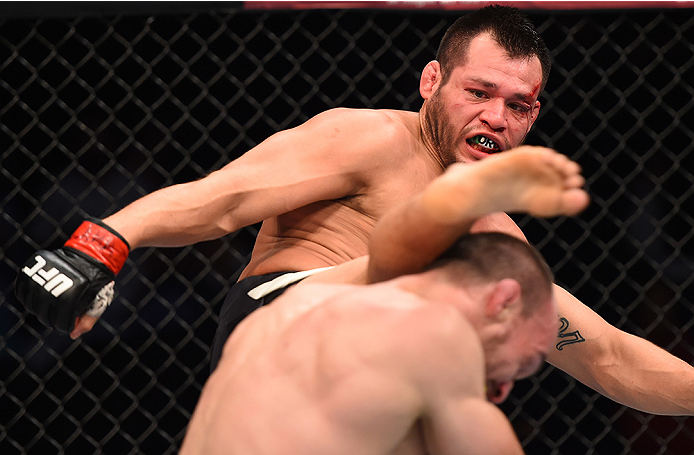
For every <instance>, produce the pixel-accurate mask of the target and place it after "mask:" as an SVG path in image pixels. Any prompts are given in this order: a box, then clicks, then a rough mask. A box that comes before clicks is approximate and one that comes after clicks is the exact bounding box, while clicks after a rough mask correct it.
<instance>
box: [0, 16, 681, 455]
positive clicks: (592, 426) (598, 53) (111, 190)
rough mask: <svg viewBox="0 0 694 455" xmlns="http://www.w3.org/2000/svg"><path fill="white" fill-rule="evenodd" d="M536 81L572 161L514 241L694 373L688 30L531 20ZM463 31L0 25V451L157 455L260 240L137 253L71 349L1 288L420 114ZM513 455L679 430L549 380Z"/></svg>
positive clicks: (676, 450) (540, 384) (287, 21)
mask: <svg viewBox="0 0 694 455" xmlns="http://www.w3.org/2000/svg"><path fill="white" fill-rule="evenodd" d="M528 13H529V15H530V17H531V19H532V20H533V22H534V23H535V24H536V26H537V28H538V30H539V31H540V33H541V34H542V36H543V37H544V39H545V41H546V42H547V44H548V46H549V48H550V50H551V51H552V55H553V60H554V66H553V70H552V75H551V77H550V79H549V84H548V86H547V90H546V92H545V94H544V95H543V97H542V98H541V102H542V105H543V107H542V111H541V115H540V118H539V120H538V121H537V123H536V126H535V127H534V129H533V131H532V132H531V134H530V136H529V138H528V140H527V142H528V143H531V144H537V145H547V146H550V147H554V148H556V149H558V150H560V151H561V152H563V153H565V154H567V155H569V156H570V157H572V158H573V159H575V160H576V161H578V162H579V163H580V164H581V165H582V166H583V169H584V172H585V175H586V176H587V180H588V182H587V187H588V189H589V191H590V193H591V195H592V198H593V203H592V205H591V206H590V208H589V209H588V210H587V211H586V212H585V213H583V214H581V215H580V216H579V217H577V218H574V219H563V218H558V219H550V220H536V219H532V218H528V217H518V218H517V221H518V222H519V224H520V225H521V227H522V228H523V230H524V231H525V233H526V235H527V236H528V238H529V240H530V241H531V243H533V244H534V245H536V246H537V247H538V248H539V249H540V250H541V252H542V253H543V255H544V256H545V257H546V258H547V260H548V262H549V263H550V265H551V266H552V268H553V270H554V272H555V274H556V277H557V282H558V283H559V284H561V285H563V286H564V287H566V288H567V289H569V290H570V291H571V292H572V293H573V294H574V295H576V296H577V297H578V298H580V299H581V300H582V301H583V302H585V303H586V304H588V305H589V306H591V307H592V308H593V309H594V310H595V311H597V312H598V313H599V314H600V315H601V316H602V317H604V318H605V319H606V320H607V321H608V322H610V323H611V324H613V325H615V326H617V327H619V328H622V329H623V330H626V331H628V332H631V333H634V334H636V335H639V336H642V337H645V338H647V339H649V340H651V341H653V342H654V343H656V344H658V345H659V346H661V347H663V348H665V349H667V350H669V351H671V352H672V353H674V354H675V355H677V356H679V357H681V358H683V359H685V360H686V361H688V362H690V363H691V362H692V359H694V347H693V345H692V343H693V342H694V340H693V338H692V321H693V320H694V318H693V316H694V314H693V313H694V302H693V299H694V293H693V291H694V289H693V284H692V277H693V276H694V273H692V272H693V270H692V269H693V267H694V262H693V256H694V242H693V241H692V229H691V226H692V224H694V223H693V220H692V216H693V215H694V197H693V194H692V192H693V191H694V190H693V188H694V185H693V183H694V176H693V175H692V170H694V153H693V145H692V144H693V143H694V132H693V130H692V125H694V114H693V109H692V105H693V103H694V101H692V100H693V99H694V88H693V87H692V81H694V70H693V69H692V65H693V64H694V63H693V62H694V40H693V38H694V14H692V10H682V9H677V10H662V11H656V10H649V11H635V10H631V11H607V12H605V11H603V12H598V11H580V12H571V11H564V12H561V13H557V12H547V11H529V12H528ZM459 14H460V12H451V11H448V12H440V11H439V12H437V11H405V10H400V11H375V10H371V11H347V10H312V11H291V12H287V11H273V12H263V11H243V10H240V9H223V8H218V9H200V10H197V11H195V10H193V11H189V12H184V13H176V14H170V13H168V12H167V11H165V10H163V9H162V10H160V11H158V12H157V11H155V12H152V13H146V14H145V13H141V14H128V13H114V14H110V15H109V14H106V15H95V14H79V13H75V14H74V15H63V16H61V17H44V16H42V15H41V14H40V13H37V14H36V15H34V16H32V17H6V18H5V19H3V20H2V21H0V119H1V122H0V143H1V146H0V160H1V166H0V202H1V204H2V216H1V217H0V234H1V235H0V242H2V243H1V244H2V259H1V261H0V267H1V269H0V289H1V290H2V301H1V302H0V453H2V454H15V453H17V454H19V453H31V454H52V453H61V454H62V453H67V454H83V453H84V454H86V453H89V454H101V453H104V454H116V453H117V454H136V453H138V454H139V453H142V454H167V453H175V452H176V451H177V447H178V446H179V445H180V442H181V440H182V438H183V435H184V433H185V428H186V424H187V422H188V419H189V418H190V416H191V413H192V410H193V408H194V405H195V403H196V401H197V398H198V395H199V393H200V390H201V388H202V385H203V383H204V381H205V380H206V378H207V375H208V360H209V350H210V345H211V341H212V337H213V333H214V330H215V327H216V314H217V312H218V311H219V306H220V303H221V301H222V299H223V298H224V296H225V294H226V292H227V290H228V289H229V286H230V282H232V281H233V277H234V275H235V274H236V273H237V271H238V270H239V269H240V268H241V267H242V266H243V264H244V262H245V260H246V258H247V257H248V255H249V253H250V251H251V248H252V245H253V241H254V237H255V235H256V233H257V227H258V226H251V227H248V228H245V229H242V230H241V231H239V232H236V233H234V234H232V235H229V236H226V237H224V238H222V239H220V240H216V241H210V242H204V243H201V244H197V245H194V246H189V247H185V248H170V249H163V248H161V249H151V248H148V249H141V250H136V251H134V252H133V253H132V254H131V256H130V259H129V260H128V261H127V263H126V265H125V268H124V269H123V271H122V272H121V274H120V275H119V279H118V281H117V299H116V302H115V303H114V304H113V305H111V307H110V309H109V310H108V311H107V312H106V313H105V315H104V316H103V317H102V318H101V321H100V322H99V323H98V325H97V326H96V327H95V329H94V330H93V331H92V332H90V333H88V334H87V335H85V336H83V337H82V339H81V340H79V341H72V340H70V339H69V338H68V337H67V336H62V335H59V334H57V333H54V332H53V331H52V330H50V329H48V328H46V327H44V326H42V325H41V324H40V323H39V322H38V321H37V320H36V318H35V317H33V316H30V315H28V314H27V313H26V312H25V311H24V309H23V308H22V306H21V305H20V304H19V303H18V302H17V300H16V298H15V297H14V294H13V281H14V277H15V276H16V273H17V271H18V270H19V267H20V264H22V263H23V262H24V261H25V260H27V258H29V257H30V255H31V254H33V253H34V251H35V250H37V249H40V248H55V247H58V246H60V245H61V244H62V243H63V242H64V241H65V240H66V239H67V237H68V236H69V235H70V233H71V232H72V231H73V230H74V229H75V228H76V227H77V226H78V225H79V224H80V222H81V221H82V219H83V218H84V217H85V216H96V217H104V216H107V215H108V214H111V213H113V212H114V211H116V210H118V209H119V208H122V207H123V206H124V205H126V204H127V203H129V202H132V201H133V200H135V199H137V198H138V197H140V196H143V195H145V194H147V193H150V192H152V191H154V190H156V189H159V188H162V187H164V186H167V185H171V184H175V183H181V182H186V181H190V180H193V179H198V178H200V177H203V176H204V175H206V174H207V173H209V172H211V171H213V170H215V169H217V168H219V167H221V166H222V165H224V164H225V163H227V162H229V161H230V160H233V159H234V158H236V157H238V156H240V155H241V154H243V153H244V152H245V151H247V150H248V149H249V148H251V147H253V146H254V145H255V144H258V143H259V142H261V141H262V140H263V139H264V138H266V137H268V136H269V135H271V134H272V133H274V132H276V131H278V130H281V129H285V128H289V127H292V126H296V125H299V124H300V123H302V122H303V121H305V120H307V119H308V118H310V117H311V116H313V115H315V114H317V113H319V112H321V111H323V110H326V109H329V108H332V107H337V106H342V107H355V108H362V107H366V108H392V109H408V110H418V109H419V107H420V105H421V100H420V97H419V94H418V78H419V74H420V71H421V69H422V68H423V67H424V66H425V64H426V63H427V62H428V61H429V60H431V59H432V58H433V56H434V54H435V49H436V47H437V45H438V42H439V40H440V38H441V36H442V34H443V32H444V31H445V29H446V27H447V26H448V25H450V24H451V23H452V21H453V20H454V19H455V18H457V17H458V16H459ZM502 409H503V410H504V411H505V412H506V413H507V414H508V415H509V417H510V418H511V421H512V423H513V425H514V427H515V429H516V431H517V433H518V435H519V437H520V438H521V440H522V442H523V445H524V447H525V448H526V450H527V452H528V453H537V454H560V453H561V454H565V455H570V454H607V453H609V454H644V455H653V454H671V455H672V454H690V453H692V451H693V450H694V425H693V423H692V420H691V419H686V418H682V417H662V416H652V415H648V414H644V413H641V412H638V411H635V410H631V409H627V408H625V407H623V406H621V405H618V404H616V403H614V402H612V401H610V400H609V399H607V398H604V397H602V396H600V395H599V394H597V393H596V392H594V391H592V390H591V389H589V388H587V387H585V386H583V385H582V384H580V383H578V382H576V381H575V380H574V379H573V378H571V377H569V376H567V375H565V374H563V373H562V372H560V371H557V370H555V369H554V368H552V367H550V366H547V367H546V368H544V369H543V370H542V372H541V373H540V374H539V375H538V376H537V377H534V378H532V379H531V380H527V381H522V382H520V383H518V384H517V386H516V389H515V390H514V392H513V394H512V396H511V398H510V399H509V400H508V401H507V403H505V404H504V405H503V406H502Z"/></svg>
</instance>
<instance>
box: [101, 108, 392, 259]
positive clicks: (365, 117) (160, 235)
mask: <svg viewBox="0 0 694 455" xmlns="http://www.w3.org/2000/svg"><path fill="white" fill-rule="evenodd" d="M375 115H377V114H374V113H373V112H371V111H358V110H346V109H336V110H331V111H327V112H324V113H322V114H319V115H318V116H316V117H314V118H312V119H311V120H309V121H308V122H306V123H304V124H303V125H301V126H299V127H296V128H293V129H290V130H286V131H282V132H279V133H276V134H274V135H273V136H271V137H270V138H268V139H266V140H265V141H263V142H262V143H261V144H259V145H257V146H256V147H254V148H253V149H251V150H250V151H248V152H247V153H245V154H244V155H243V156H241V157H240V158H238V159H236V160H235V161H233V162H231V163H229V164H228V165H226V166H225V167H223V168H222V169H220V170H218V171H215V172H213V173H211V174H210V175H208V176H207V177H205V178H203V179H200V180H198V181H194V182H190V183H184V184H179V185H173V186H171V187H167V188H164V189H161V190H159V191H155V192H154V193H151V194H149V195H147V196H144V197H142V198H141V199H138V200H137V201H135V202H133V203H132V204H130V205H128V206H127V207H125V208H124V209H122V210H121V211H119V212H117V213H115V214H113V215H111V216H109V217H108V218H106V219H104V222H105V223H106V224H107V225H109V226H111V227H112V228H113V229H115V230H116V231H118V232H119V233H120V234H121V235H122V236H123V237H125V239H126V240H127V241H128V242H129V243H130V246H131V247H132V248H133V249H134V248H138V247H143V246H183V245H189V244H193V243H196V242H200V241H204V240H210V239H214V238H218V237H221V236H223V235H226V234H228V233H230V232H233V231H236V230H238V229H240V228H242V227H244V226H248V225H250V224H254V223H257V222H260V221H263V220H265V219H267V218H270V217H273V216H277V215H280V214H282V213H286V212H288V211H291V210H293V209H296V208H298V207H302V206H304V205H306V204H309V203H312V202H316V201H319V200H330V199H337V198H341V197H345V196H348V195H354V194H358V193H359V192H360V191H362V190H363V189H364V186H365V185H367V184H368V179H369V175H370V174H371V173H373V172H376V171H377V170H378V169H377V168H378V166H379V164H378V163H375V162H374V160H375V159H377V158H378V157H380V156H382V153H373V152H374V150H375V149H376V147H377V146H378V142H377V141H375V139H374V138H373V137H370V136H376V135H379V134H380V135H383V131H382V130H380V129H379V128H378V127H374V125H375V124H377V121H376V120H375V119H374V118H373V117H374V116H375ZM364 123H367V124H369V125H370V126H371V127H372V128H371V130H369V131H372V130H375V131H376V133H372V134H367V133H364V130H366V128H365V127H364V125H363V124H364ZM357 132H359V134H357ZM336 151H339V153H336ZM379 152H380V150H379ZM382 161H386V160H382Z"/></svg>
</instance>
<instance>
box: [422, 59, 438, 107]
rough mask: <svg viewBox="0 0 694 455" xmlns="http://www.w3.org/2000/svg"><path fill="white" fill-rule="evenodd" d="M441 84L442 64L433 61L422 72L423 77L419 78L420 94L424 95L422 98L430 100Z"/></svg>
mask: <svg viewBox="0 0 694 455" xmlns="http://www.w3.org/2000/svg"><path fill="white" fill-rule="evenodd" d="M440 82H441V64H439V62H437V61H436V60H432V61H430V62H429V63H427V66H425V67H424V70H422V76H421V77H420V78H419V94H420V95H422V98H424V99H425V100H428V99H429V97H430V96H431V95H432V94H433V93H434V92H435V91H436V89H438V87H439V84H440Z"/></svg>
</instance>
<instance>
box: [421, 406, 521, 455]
mask: <svg viewBox="0 0 694 455" xmlns="http://www.w3.org/2000/svg"><path fill="white" fill-rule="evenodd" d="M423 427H424V437H425V441H426V445H427V450H428V453H431V454H441V455H448V454H456V455H478V454H479V455H483V454H484V455H494V454H499V455H512V454H522V453H523V449H522V447H521V445H520V442H519V441H518V438H517V437H516V434H515V432H514V431H513V428H512V427H511V424H510V422H509V421H508V419H507V418H506V416H505V415H504V413H503V412H501V410H499V408H497V407H496V406H495V405H493V404H492V403H490V402H488V401H487V400H485V399H483V398H477V397H475V398H463V399H457V400H456V399H450V400H448V402H447V403H445V404H442V405H440V406H439V407H438V409H433V410H432V413H431V415H430V416H427V417H426V418H424V419H423Z"/></svg>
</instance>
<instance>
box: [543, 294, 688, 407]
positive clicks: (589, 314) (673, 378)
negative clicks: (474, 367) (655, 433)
mask: <svg viewBox="0 0 694 455" xmlns="http://www.w3.org/2000/svg"><path fill="white" fill-rule="evenodd" d="M555 292H556V297H557V303H558V304H559V315H560V317H561V328H560V332H559V338H558V339H557V345H556V348H555V349H554V350H553V351H552V353H551V354H550V356H549V359H548V361H549V362H550V363H551V364H553V365H554V366H556V367H558V368H560V369H562V370H563V371H565V372H566V373H568V374H570V375H572V376H573V377H575V378H576V379H578V380H579V381H581V382H582V383H584V384H586V385H587V386H589V387H591V388H593V389H595V390H596V391H598V392H600V393H602V394H603V395H605V396H607V397H609V398H611V399H613V400H614V401H617V402H618V403H621V404H624V405H626V406H629V407H632V408H635V409H639V410H641V411H644V412H649V413H652V414H666V415H667V414H669V415H683V414H686V415H693V414H694V368H693V367H692V366H691V365H688V364H687V363H686V362H684V361H683V360H681V359H678V358H677V357H675V356H673V355H672V354H670V353H668V352H667V351H665V350H663V349H661V348H659V347H657V346H656V345H654V344H653V343H651V342H649V341H647V340H644V339H643V338H639V337H636V336H634V335H631V334H628V333H626V332H624V331H622V330H619V329H617V328H615V327H613V326H612V325H610V324H608V323H607V322H605V320H604V319H602V318H601V317H600V316H599V315H597V314H596V313H595V312H594V311H593V310H591V309H590V308H588V307H587V306H586V305H584V304H583V303H581V302H580V301H579V300H578V299H576V298H575V297H573V296H572V295H571V294H569V293H568V292H567V291H565V290H564V289H562V288H561V287H559V286H555Z"/></svg>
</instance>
